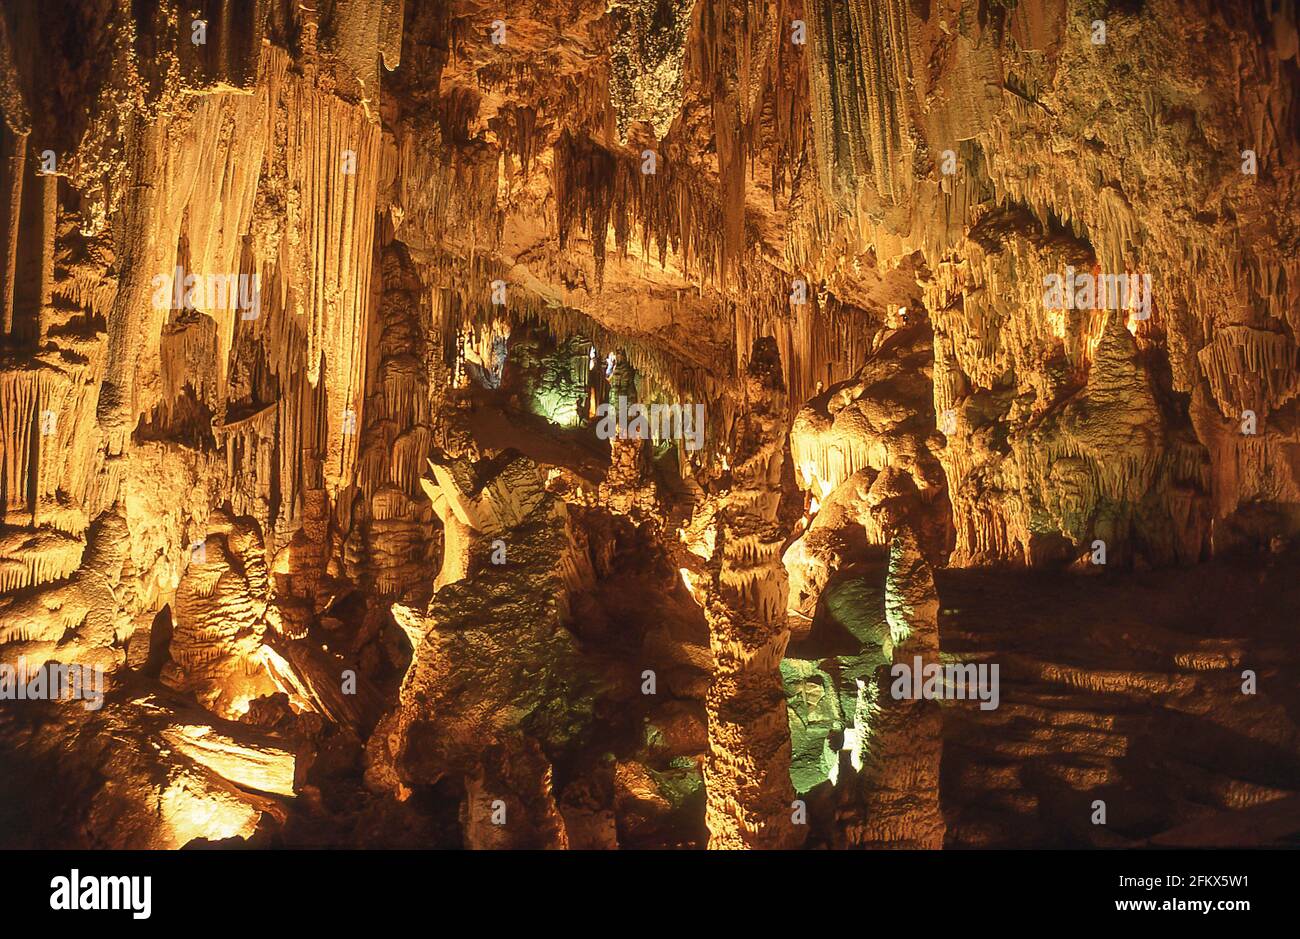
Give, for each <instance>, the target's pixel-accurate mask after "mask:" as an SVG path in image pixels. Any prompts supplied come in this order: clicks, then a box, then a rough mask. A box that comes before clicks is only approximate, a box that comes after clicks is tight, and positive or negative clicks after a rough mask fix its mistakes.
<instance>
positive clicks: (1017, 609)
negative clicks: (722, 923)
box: [0, 0, 1300, 848]
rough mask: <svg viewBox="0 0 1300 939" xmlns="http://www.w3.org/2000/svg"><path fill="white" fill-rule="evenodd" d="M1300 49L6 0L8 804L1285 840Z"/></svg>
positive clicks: (152, 843) (307, 817) (451, 838)
mask: <svg viewBox="0 0 1300 939" xmlns="http://www.w3.org/2000/svg"><path fill="white" fill-rule="evenodd" d="M1297 89H1300V33H1298V31H1297V9H1296V3H1295V2H1294V0H1249V2H1241V3H1233V4H1216V3H1211V2H1207V0H1147V2H1144V3H1133V2H1117V0H1115V2H1105V0H1019V2H1014V3H1012V2H1001V0H911V2H904V0H870V2H868V0H861V2H859V0H854V2H843V0H572V2H568V3H556V2H554V0H522V2H518V3H511V4H498V5H493V4H490V3H486V2H483V0H428V2H425V0H350V2H346V3H319V4H317V3H306V2H297V0H294V2H286V3H272V2H269V0H248V2H242V3H234V2H230V0H213V2H205V3H202V4H199V5H197V6H194V8H193V9H191V6H186V5H184V4H181V3H178V2H176V0H159V2H156V3H151V4H128V3H116V2H111V0H77V2H73V0H43V2H36V0H10V2H7V3H6V4H5V6H4V9H3V11H2V12H0V511H2V512H3V515H2V517H0V764H3V765H4V766H5V768H6V772H5V773H4V774H0V845H10V844H13V845H21V846H25V847H42V846H61V847H77V846H94V847H168V848H170V847H183V846H185V845H190V844H200V843H209V842H227V841H231V840H232V839H233V840H234V841H237V842H240V843H249V844H253V845H258V846H284V845H304V844H307V845H331V846H360V847H381V846H397V845H400V846H428V847H462V846H467V847H472V848H510V847H522V848H615V847H628V848H653V847H690V848H703V847H710V848H793V847H810V848H817V847H835V848H842V847H873V848H884V847H924V848H938V847H980V846H999V847H1002V846H1031V845H1032V846H1062V845H1090V846H1139V845H1147V844H1216V843H1221V842H1224V841H1229V840H1233V839H1234V838H1235V839H1236V842H1237V843H1239V842H1240V841H1241V838H1242V837H1243V836H1241V835H1240V834H1239V833H1238V834H1236V835H1232V834H1230V833H1231V832H1232V831H1233V827H1232V825H1231V824H1230V822H1229V821H1228V820H1229V819H1231V818H1233V817H1234V816H1233V814H1232V813H1237V812H1253V813H1256V814H1257V815H1258V817H1259V818H1262V819H1265V821H1262V822H1260V823H1259V825H1258V826H1254V827H1252V828H1251V830H1252V831H1256V832H1259V834H1258V835H1256V836H1252V837H1254V839H1255V840H1254V842H1253V843H1256V844H1282V843H1286V841H1287V839H1288V838H1290V839H1294V838H1295V835H1296V832H1297V831H1300V818H1297V817H1296V816H1295V814H1294V811H1293V809H1288V806H1291V807H1293V806H1294V805H1295V804H1296V795H1297V791H1298V790H1300V758H1298V757H1297V753H1300V725H1298V724H1297V718H1296V715H1297V714H1300V699H1298V698H1297V696H1296V688H1295V683H1294V681H1289V680H1288V678H1287V676H1288V675H1291V674H1293V673H1294V669H1295V666H1296V658H1297V654H1296V651H1295V649H1294V645H1295V642H1294V638H1295V637H1294V634H1293V633H1294V630H1293V629H1291V624H1292V623H1293V621H1294V616H1293V611H1294V608H1295V602H1296V601H1297V600H1300V597H1296V596H1295V595H1294V594H1295V588H1294V587H1293V586H1292V584H1294V583H1297V582H1300V578H1297V577H1296V574H1297V572H1300V550H1298V549H1297V548H1296V546H1295V544H1296V539H1297V536H1300V343H1297V330H1300V261H1298V260H1297V258H1300V251H1298V250H1297V249H1298V248H1300V244H1298V241H1297V239H1298V236H1297V226H1296V219H1297V218H1298V217H1300V204H1298V200H1300V186H1298V183H1300V175H1297V172H1296V169H1295V167H1296V166H1297V165H1300V102H1298V101H1297ZM994 666H997V670H996V671H994V669H993V667H994ZM918 667H919V668H920V669H921V670H922V672H930V671H934V672H935V674H940V673H942V674H944V675H946V676H947V677H945V678H944V679H943V680H942V681H937V682H936V683H934V684H933V685H925V683H924V681H922V678H923V676H922V675H916V676H913V675H911V670H915V669H916V668H918ZM981 669H983V671H981ZM967 674H969V675H979V676H985V677H986V678H987V677H988V676H996V677H992V678H991V679H989V680H990V681H992V682H993V683H994V685H993V686H989V685H987V684H986V683H984V682H985V679H984V678H981V679H980V682H981V683H980V684H979V685H978V687H976V686H975V685H970V686H966V685H962V684H961V682H959V681H954V680H953V676H958V677H960V676H964V675H967ZM900 675H906V676H908V679H909V681H910V682H911V684H910V685H908V687H910V688H912V689H914V690H915V689H917V688H927V687H928V688H929V691H926V692H924V693H917V694H900V693H897V692H896V691H895V688H896V687H899V686H898V685H897V683H898V682H899V680H900V677H899V676H900ZM959 690H961V691H964V692H969V694H958V691H959ZM29 692H30V693H29ZM78 699H79V700H78ZM986 705H990V706H987V707H986ZM111 741H120V742H122V743H125V744H126V745H125V746H122V745H119V744H118V743H113V742H111ZM56 767H58V768H61V769H60V771H59V772H57V773H56V772H53V768H56ZM1097 799H1102V800H1104V801H1106V802H1107V803H1108V805H1109V806H1110V820H1109V821H1108V823H1107V824H1106V825H1098V824H1093V823H1092V822H1091V821H1090V820H1089V819H1090V815H1089V812H1090V810H1089V806H1090V805H1091V804H1092V803H1093V802H1094V801H1095V800H1097ZM1252 817H1256V816H1252Z"/></svg>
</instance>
